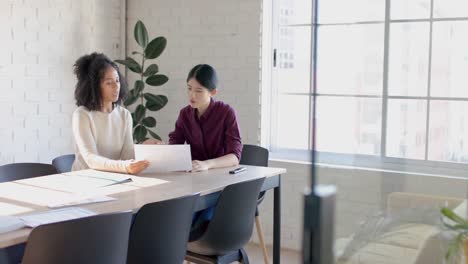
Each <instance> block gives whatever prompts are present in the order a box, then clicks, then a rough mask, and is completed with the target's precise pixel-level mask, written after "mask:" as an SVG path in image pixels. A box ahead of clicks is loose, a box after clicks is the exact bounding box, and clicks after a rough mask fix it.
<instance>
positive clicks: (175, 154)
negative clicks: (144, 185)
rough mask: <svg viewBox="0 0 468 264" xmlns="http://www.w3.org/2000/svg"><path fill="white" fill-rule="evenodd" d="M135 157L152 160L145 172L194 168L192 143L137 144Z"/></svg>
mask: <svg viewBox="0 0 468 264" xmlns="http://www.w3.org/2000/svg"><path fill="white" fill-rule="evenodd" d="M135 159H137V160H143V159H145V160H147V161H149V162H150V165H149V167H148V168H147V169H145V170H144V171H143V174H147V173H157V172H170V171H189V170H191V169H192V156H191V154H190V145H135Z"/></svg>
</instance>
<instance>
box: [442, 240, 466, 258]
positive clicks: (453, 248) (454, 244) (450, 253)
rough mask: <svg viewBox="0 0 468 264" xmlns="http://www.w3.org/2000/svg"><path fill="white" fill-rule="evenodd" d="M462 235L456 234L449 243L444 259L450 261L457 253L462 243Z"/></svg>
mask: <svg viewBox="0 0 468 264" xmlns="http://www.w3.org/2000/svg"><path fill="white" fill-rule="evenodd" d="M463 239H464V235H463V234H458V235H457V236H456V237H455V238H454V239H453V240H452V241H451V242H450V244H449V248H448V249H447V253H446V254H445V259H446V260H447V261H450V260H451V259H452V258H453V257H455V256H456V255H458V252H459V251H460V249H461V244H462V243H463Z"/></svg>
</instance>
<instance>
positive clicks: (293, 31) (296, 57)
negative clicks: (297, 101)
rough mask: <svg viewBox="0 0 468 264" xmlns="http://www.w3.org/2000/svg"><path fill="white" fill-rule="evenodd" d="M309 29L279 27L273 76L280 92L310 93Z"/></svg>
mask: <svg viewBox="0 0 468 264" xmlns="http://www.w3.org/2000/svg"><path fill="white" fill-rule="evenodd" d="M310 34H311V31H310V27H280V28H279V34H278V35H279V41H280V44H279V48H278V50H277V53H276V58H277V59H276V60H277V65H276V68H275V71H276V73H275V75H276V77H277V83H278V89H279V91H281V92H302V93H309V92H310V76H311V69H310V60H311V58H310V53H311V50H310V49H311V44H310V42H311V39H310V38H311V35H310Z"/></svg>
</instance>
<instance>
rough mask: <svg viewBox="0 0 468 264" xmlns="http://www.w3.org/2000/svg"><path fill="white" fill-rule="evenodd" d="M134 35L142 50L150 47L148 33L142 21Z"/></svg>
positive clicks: (137, 25)
mask: <svg viewBox="0 0 468 264" xmlns="http://www.w3.org/2000/svg"><path fill="white" fill-rule="evenodd" d="M134 35H135V40H136V42H137V43H138V45H140V46H141V47H142V48H146V45H148V31H147V30H146V27H145V24H143V22H141V21H140V20H138V22H137V23H136V24H135V30H134Z"/></svg>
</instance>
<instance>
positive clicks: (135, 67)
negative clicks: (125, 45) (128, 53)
mask: <svg viewBox="0 0 468 264" xmlns="http://www.w3.org/2000/svg"><path fill="white" fill-rule="evenodd" d="M115 62H117V63H120V64H123V65H125V66H127V68H128V69H129V70H131V71H132V72H135V73H141V72H142V70H141V66H140V64H138V62H137V61H136V60H134V59H132V58H130V57H127V58H126V59H125V60H115Z"/></svg>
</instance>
